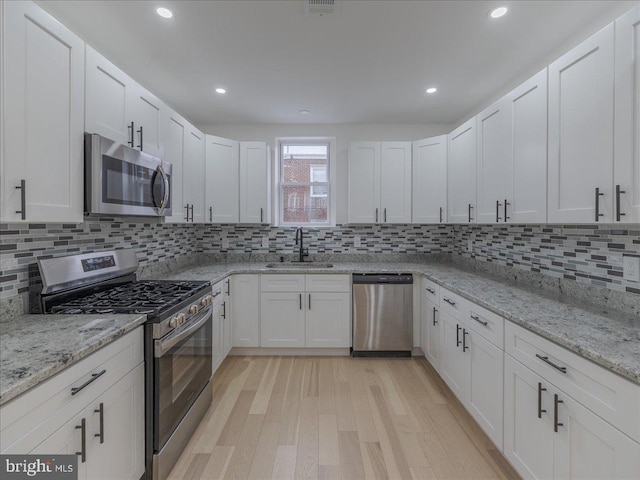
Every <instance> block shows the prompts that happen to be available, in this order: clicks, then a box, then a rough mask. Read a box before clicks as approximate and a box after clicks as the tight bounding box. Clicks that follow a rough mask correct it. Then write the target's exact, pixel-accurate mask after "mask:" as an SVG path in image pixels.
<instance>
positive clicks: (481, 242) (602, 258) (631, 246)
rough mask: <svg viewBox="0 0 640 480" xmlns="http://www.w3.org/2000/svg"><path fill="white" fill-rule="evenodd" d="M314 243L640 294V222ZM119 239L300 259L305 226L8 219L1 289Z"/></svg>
mask: <svg viewBox="0 0 640 480" xmlns="http://www.w3.org/2000/svg"><path fill="white" fill-rule="evenodd" d="M358 237H359V240H360V245H359V246H356V239H357V238H358ZM470 244H471V251H469V245H470ZM305 247H307V248H308V249H309V254H310V256H311V257H312V258H313V257H316V258H321V257H322V256H325V257H326V256H331V257H333V258H334V259H335V256H336V255H358V256H359V257H360V258H362V255H366V254H373V255H375V258H376V259H381V258H388V259H394V258H397V256H398V255H408V256H414V257H416V256H425V255H430V256H432V255H447V256H448V255H450V254H452V255H451V256H452V259H453V261H454V262H455V261H456V260H457V261H460V262H463V261H464V262H467V263H468V262H469V261H472V262H473V263H474V264H476V265H477V266H478V268H479V269H482V268H483V267H482V265H486V266H487V267H491V268H495V267H496V266H497V265H500V266H505V267H512V268H515V269H521V270H524V271H531V272H539V273H540V274H542V275H547V276H551V277H555V278H563V279H565V280H567V281H576V282H578V283H585V284H590V285H593V286H596V287H604V288H607V289H609V290H613V291H618V292H627V293H631V294H640V283H638V282H631V281H628V280H626V279H623V278H622V257H623V255H637V256H640V225H630V226H628V227H627V228H624V229H623V228H620V227H619V226H617V225H584V226H575V225H573V226H561V225H508V226H506V225H500V226H498V225H339V226H337V227H334V228H319V229H305ZM118 248H134V249H135V250H136V252H137V254H138V259H139V261H140V264H141V267H143V268H145V267H146V268H152V267H153V266H154V265H156V264H158V263H159V262H164V261H166V260H174V261H175V260H177V261H183V260H184V259H188V258H189V257H190V256H193V254H195V253H205V254H209V255H211V254H222V255H223V256H224V255H228V257H229V258H232V257H237V256H242V255H247V254H249V253H250V254H253V255H254V256H255V258H258V257H259V256H263V257H264V256H265V255H268V256H270V257H273V256H280V255H282V256H287V257H288V258H291V257H292V256H293V255H294V252H295V251H296V246H295V228H280V227H271V226H265V225H170V224H162V223H158V222H157V221H155V220H152V219H146V220H143V219H135V220H131V219H122V218H102V219H89V220H88V221H86V222H84V223H81V224H0V255H1V263H0V298H2V299H8V298H12V297H15V296H16V295H18V294H19V293H23V292H27V291H28V290H29V288H30V287H31V288H32V289H33V288H34V284H35V285H36V286H37V283H38V280H39V279H38V278H37V269H36V268H35V263H36V259H37V258H38V257H42V256H60V255H68V254H72V253H79V252H90V251H98V250H107V249H118ZM216 257H218V256H216ZM333 261H337V260H333Z"/></svg>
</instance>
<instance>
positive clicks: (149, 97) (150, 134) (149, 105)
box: [131, 84, 167, 158]
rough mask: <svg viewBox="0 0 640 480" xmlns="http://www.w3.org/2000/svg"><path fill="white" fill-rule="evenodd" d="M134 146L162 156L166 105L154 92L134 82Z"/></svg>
mask: <svg viewBox="0 0 640 480" xmlns="http://www.w3.org/2000/svg"><path fill="white" fill-rule="evenodd" d="M131 111H132V119H133V122H134V127H135V128H134V129H135V132H134V147H135V148H138V149H139V150H142V151H144V152H146V153H148V154H150V155H154V156H156V157H159V158H164V142H163V138H162V131H163V125H164V119H165V115H166V114H167V106H166V105H165V104H164V103H162V101H161V100H160V99H159V98H158V97H156V96H155V95H154V94H152V93H151V92H149V91H148V90H146V89H145V88H143V87H141V86H140V85H138V84H136V85H135V87H134V89H133V97H132V105H131Z"/></svg>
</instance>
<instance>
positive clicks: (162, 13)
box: [156, 7, 173, 18]
mask: <svg viewBox="0 0 640 480" xmlns="http://www.w3.org/2000/svg"><path fill="white" fill-rule="evenodd" d="M156 13H157V14H158V15H160V16H161V17H162V18H171V17H173V12H172V11H171V10H169V9H168V8H164V7H158V8H156Z"/></svg>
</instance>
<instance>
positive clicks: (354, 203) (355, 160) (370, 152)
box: [349, 142, 380, 223]
mask: <svg viewBox="0 0 640 480" xmlns="http://www.w3.org/2000/svg"><path fill="white" fill-rule="evenodd" d="M378 185H380V142H352V143H351V144H350V145H349V223H376V222H378V220H379V218H380V189H379V187H378Z"/></svg>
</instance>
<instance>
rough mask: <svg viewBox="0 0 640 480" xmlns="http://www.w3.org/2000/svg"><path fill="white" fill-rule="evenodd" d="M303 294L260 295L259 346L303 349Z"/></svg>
mask: <svg viewBox="0 0 640 480" xmlns="http://www.w3.org/2000/svg"><path fill="white" fill-rule="evenodd" d="M303 297H304V293H302V292H300V293H275V292H267V293H262V295H261V300H260V314H261V317H260V346H261V347H288V348H292V347H304V346H305V306H304V299H303Z"/></svg>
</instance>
